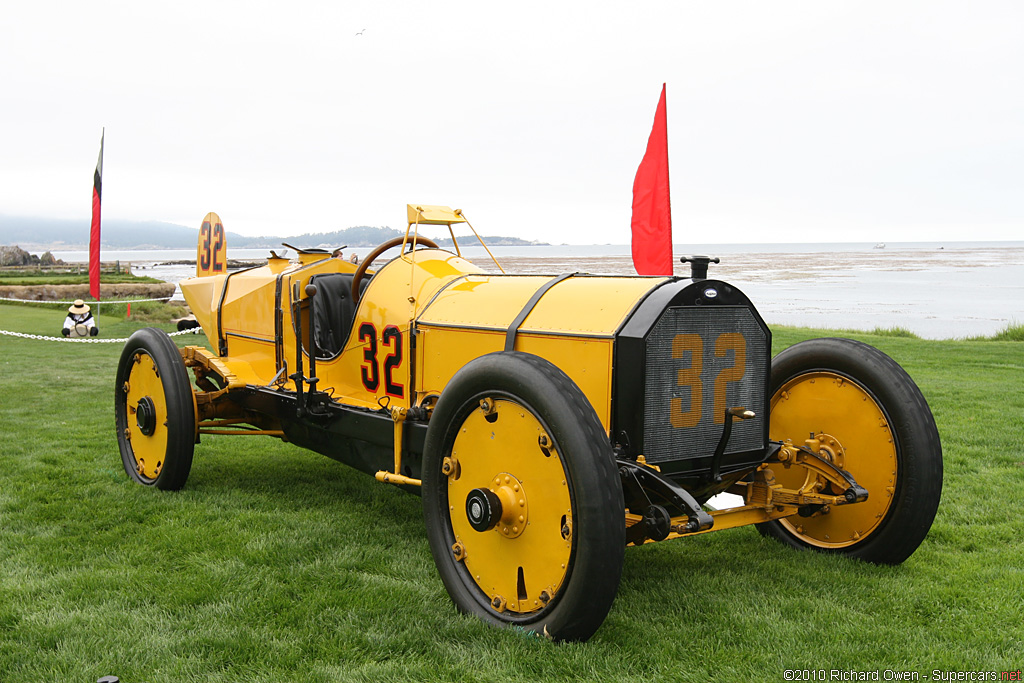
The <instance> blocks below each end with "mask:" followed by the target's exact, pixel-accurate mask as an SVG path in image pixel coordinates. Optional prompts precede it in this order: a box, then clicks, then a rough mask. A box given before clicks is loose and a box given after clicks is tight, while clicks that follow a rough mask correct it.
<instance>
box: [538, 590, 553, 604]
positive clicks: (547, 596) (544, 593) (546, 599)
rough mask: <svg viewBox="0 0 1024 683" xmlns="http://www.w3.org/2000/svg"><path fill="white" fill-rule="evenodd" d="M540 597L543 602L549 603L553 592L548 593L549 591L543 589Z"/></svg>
mask: <svg viewBox="0 0 1024 683" xmlns="http://www.w3.org/2000/svg"><path fill="white" fill-rule="evenodd" d="M538 597H539V598H540V601H541V602H542V603H544V604H545V605H546V604H548V603H549V602H551V594H550V593H548V592H547V591H541V592H540V596H538Z"/></svg>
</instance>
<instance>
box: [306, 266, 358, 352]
mask: <svg viewBox="0 0 1024 683" xmlns="http://www.w3.org/2000/svg"><path fill="white" fill-rule="evenodd" d="M309 282H310V284H313V285H316V289H317V292H316V296H315V297H313V337H314V339H315V340H316V349H317V354H316V357H317V358H318V359H321V358H322V359H330V358H334V357H335V356H337V355H338V354H339V353H341V350H342V349H343V348H345V342H346V341H348V336H349V333H350V332H351V330H352V323H353V321H354V320H355V317H356V306H355V303H354V302H353V301H352V274H351V273H321V274H319V275H314V276H313V277H311V278H309ZM368 284H370V276H367V277H364V278H363V281H362V282H361V283H360V285H359V296H360V298H361V297H362V295H363V292H364V291H366V286H367V285H368Z"/></svg>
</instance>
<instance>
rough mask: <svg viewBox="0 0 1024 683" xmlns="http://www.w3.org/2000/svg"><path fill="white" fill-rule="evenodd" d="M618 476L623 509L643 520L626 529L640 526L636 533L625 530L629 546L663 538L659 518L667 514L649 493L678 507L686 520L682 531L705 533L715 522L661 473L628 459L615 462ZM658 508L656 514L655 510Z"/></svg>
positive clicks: (688, 495)
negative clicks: (622, 497) (630, 543)
mask: <svg viewBox="0 0 1024 683" xmlns="http://www.w3.org/2000/svg"><path fill="white" fill-rule="evenodd" d="M615 462H616V464H617V465H618V467H619V477H620V478H621V479H622V492H623V494H624V496H625V499H626V507H627V508H628V509H629V511H630V512H632V513H633V514H639V515H643V520H642V521H640V522H638V523H637V524H634V525H633V526H632V527H630V529H635V528H636V527H641V528H640V529H637V530H636V531H632V532H631V531H630V530H629V529H627V536H628V537H630V538H629V540H630V541H631V542H633V543H637V544H639V543H642V542H643V541H644V540H645V539H647V538H653V539H655V540H660V539H658V536H661V538H662V539H663V538H665V537H666V536H667V534H665V535H661V526H662V521H663V516H662V514H661V512H665V513H666V514H667V511H666V510H665V508H663V507H662V506H660V505H656V504H654V503H653V502H652V501H651V498H650V496H649V495H648V494H653V495H654V496H656V497H657V498H659V499H661V500H662V501H664V502H666V503H668V504H669V505H671V506H673V507H676V508H678V509H679V510H681V511H682V512H683V514H685V515H686V517H687V522H686V525H685V531H686V532H688V533H693V532H697V531H706V530H708V529H710V528H711V527H712V525H714V523H715V520H714V519H713V518H712V517H711V515H709V514H708V513H707V512H705V511H704V509H703V508H702V507H701V506H700V503H698V502H697V501H696V499H694V497H693V496H691V495H690V493H689V491H687V490H686V489H684V488H683V487H682V486H680V485H679V484H677V483H675V482H674V481H672V480H671V479H669V478H668V477H665V476H663V475H662V474H661V473H659V472H657V471H655V470H653V469H651V468H649V467H644V466H643V465H640V464H639V463H636V462H634V461H632V460H622V459H617V460H616V461H615ZM658 508H660V511H659V510H658Z"/></svg>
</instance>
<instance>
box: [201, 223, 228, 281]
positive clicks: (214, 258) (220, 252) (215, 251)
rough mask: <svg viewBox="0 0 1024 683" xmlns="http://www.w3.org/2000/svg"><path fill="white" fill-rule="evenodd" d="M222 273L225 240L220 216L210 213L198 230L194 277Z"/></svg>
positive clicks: (223, 270) (224, 263) (225, 268)
mask: <svg viewBox="0 0 1024 683" xmlns="http://www.w3.org/2000/svg"><path fill="white" fill-rule="evenodd" d="M224 272H227V238H226V235H225V233H224V224H223V223H221V221H220V216H218V215H217V214H215V213H214V212H212V211H211V212H210V213H208V214H206V218H204V219H203V226H202V227H201V228H199V245H198V247H197V249H196V277H205V276H207V275H219V274H221V273H224Z"/></svg>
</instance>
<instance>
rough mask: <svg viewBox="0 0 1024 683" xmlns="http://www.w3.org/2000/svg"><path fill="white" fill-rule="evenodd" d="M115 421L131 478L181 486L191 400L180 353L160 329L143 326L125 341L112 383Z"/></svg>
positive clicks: (187, 465)
mask: <svg viewBox="0 0 1024 683" xmlns="http://www.w3.org/2000/svg"><path fill="white" fill-rule="evenodd" d="M133 384H134V385H135V386H134V388H133V387H132V385H133ZM114 421H115V424H116V426H117V443H118V446H119V447H120V450H121V463H122V464H123V465H124V469H125V471H126V472H127V473H128V476H129V477H131V478H132V479H133V480H134V481H136V482H138V483H139V484H142V485H144V486H155V487H157V488H159V489H163V490H170V491H176V490H178V489H180V488H181V487H182V486H184V485H185V480H186V479H188V474H189V471H190V470H191V469H192V454H193V451H194V449H195V440H196V408H195V398H194V394H193V393H192V385H191V383H190V382H189V379H188V371H187V370H186V369H185V363H184V361H183V360H182V358H181V353H180V352H179V351H178V347H177V346H176V345H175V343H174V342H173V341H172V340H171V338H170V337H169V336H168V335H167V334H166V333H165V332H163V331H162V330H158V329H156V328H153V327H147V328H144V329H141V330H138V331H137V332H135V333H134V334H133V335H132V336H131V337H129V338H128V341H127V342H125V345H124V349H123V350H122V351H121V359H120V361H119V362H118V365H117V377H116V380H115V384H114Z"/></svg>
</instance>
